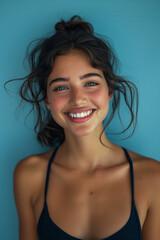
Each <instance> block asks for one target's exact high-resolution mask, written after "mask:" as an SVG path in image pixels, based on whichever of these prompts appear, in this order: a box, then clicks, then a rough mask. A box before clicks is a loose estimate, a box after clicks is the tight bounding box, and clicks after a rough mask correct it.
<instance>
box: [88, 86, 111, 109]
mask: <svg viewBox="0 0 160 240" xmlns="http://www.w3.org/2000/svg"><path fill="white" fill-rule="evenodd" d="M107 91H108V90H107V89H105V88H104V89H100V90H97V91H95V92H92V93H91V96H90V98H91V99H92V100H93V102H94V103H95V105H98V106H103V105H104V106H107V103H108V92H107Z"/></svg>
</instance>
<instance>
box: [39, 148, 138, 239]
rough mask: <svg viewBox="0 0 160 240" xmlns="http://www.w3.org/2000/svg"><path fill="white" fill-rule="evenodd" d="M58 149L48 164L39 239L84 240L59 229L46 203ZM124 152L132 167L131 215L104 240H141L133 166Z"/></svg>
mask: <svg viewBox="0 0 160 240" xmlns="http://www.w3.org/2000/svg"><path fill="white" fill-rule="evenodd" d="M57 149H58V148H56V149H55V151H54V152H53V154H52V156H51V158H50V161H49V164H48V169H47V176H46V184H45V196H44V208H43V210H42V213H41V215H40V218H39V221H38V225H37V231H38V237H39V240H82V239H79V238H76V237H73V236H71V235H69V234H68V233H66V232H65V231H63V230H62V229H61V228H60V227H58V226H57V225H56V224H55V223H54V222H53V221H52V219H51V218H50V215H49V212H48V208H47V202H46V196H47V188H48V181H49V174H50V167H51V163H52V161H53V159H54V157H55V154H56V151H57ZM123 150H124V152H125V155H126V157H127V159H128V162H129V165H130V176H131V188H132V189H131V192H132V207H131V213H130V217H129V219H128V221H127V223H126V224H125V225H124V226H123V227H122V228H121V229H120V230H118V231H117V232H115V233H114V234H112V235H111V236H109V237H107V238H105V239H103V240H140V239H141V226H140V221H139V217H138V214H137V210H136V207H135V203H134V174H133V164H132V160H131V158H130V156H129V154H128V152H127V151H126V149H124V148H123Z"/></svg>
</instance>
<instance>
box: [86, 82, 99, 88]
mask: <svg viewBox="0 0 160 240" xmlns="http://www.w3.org/2000/svg"><path fill="white" fill-rule="evenodd" d="M97 85H99V83H96V82H88V83H86V84H85V86H89V87H93V86H97Z"/></svg>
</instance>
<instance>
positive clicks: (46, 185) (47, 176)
mask: <svg viewBox="0 0 160 240" xmlns="http://www.w3.org/2000/svg"><path fill="white" fill-rule="evenodd" d="M57 149H58V147H57V148H55V150H54V151H53V153H52V155H51V158H50V160H49V163H48V168H47V175H46V183H45V193H44V202H45V203H46V196H47V189H48V181H49V175H50V168H51V163H52V161H53V159H54V157H55V154H56V152H57Z"/></svg>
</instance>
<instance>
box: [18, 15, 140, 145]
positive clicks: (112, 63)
mask: <svg viewBox="0 0 160 240" xmlns="http://www.w3.org/2000/svg"><path fill="white" fill-rule="evenodd" d="M73 49H76V50H80V51H83V52H84V53H86V54H87V55H88V56H89V58H90V62H91V65H92V66H93V67H94V68H97V69H100V70H102V71H103V74H104V77H105V79H106V82H107V85H108V87H109V88H112V89H113V92H114V94H113V97H112V111H111V114H110V116H109V119H108V121H107V123H106V126H105V127H104V130H105V128H106V127H107V126H108V125H109V123H110V122H111V120H112V119H113V117H114V115H115V112H116V110H118V116H119V118H120V121H121V117H120V111H119V106H120V99H121V97H122V96H123V99H124V101H125V103H126V106H127V108H128V109H129V112H130V122H129V123H128V125H127V127H126V128H125V129H124V130H123V131H121V132H120V133H124V132H125V131H127V130H128V129H129V128H130V127H131V125H132V124H133V131H132V133H131V135H132V134H133V132H134V130H135V127H136V122H137V113H138V92H137V88H136V86H135V85H134V84H133V83H131V82H130V81H127V80H126V79H124V78H122V77H121V76H118V75H117V74H116V72H117V66H118V65H117V63H118V60H117V58H116V57H115V54H114V53H113V50H112V48H111V46H110V44H109V43H108V42H107V41H106V40H102V37H99V35H97V34H95V33H94V30H93V26H92V25H91V24H90V23H88V22H85V21H84V20H83V19H82V18H81V17H79V16H73V17H71V19H70V20H69V21H64V20H61V21H60V22H58V23H57V24H56V25H55V33H54V34H53V35H52V36H50V37H48V38H45V39H42V40H40V41H39V42H38V44H37V45H36V47H34V48H32V51H31V52H30V53H29V54H28V60H29V63H30V74H29V75H27V76H26V77H24V78H19V79H14V80H23V84H22V85H21V87H20V90H19V92H20V96H21V98H22V100H25V101H27V102H29V103H31V104H32V110H34V109H36V111H37V120H36V123H35V126H34V130H35V132H36V134H37V138H38V141H39V142H40V143H41V144H45V145H47V146H55V144H57V143H59V144H60V143H62V142H63V141H64V139H65V135H64V130H63V128H62V127H61V126H59V125H58V124H57V123H56V122H55V121H54V119H53V118H52V116H51V113H50V111H49V110H48V109H47V108H46V106H45V105H44V100H45V99H46V97H47V91H46V90H47V79H48V76H49V75H50V73H51V71H52V69H53V64H54V61H55V58H56V57H57V56H59V55H66V54H67V53H69V52H70V51H71V50H73ZM135 100H136V101H135ZM134 101H135V102H136V105H134ZM134 106H135V114H134V111H133V109H134ZM104 130H103V131H104ZM102 133H103V132H102ZM101 136H102V134H101Z"/></svg>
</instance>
